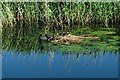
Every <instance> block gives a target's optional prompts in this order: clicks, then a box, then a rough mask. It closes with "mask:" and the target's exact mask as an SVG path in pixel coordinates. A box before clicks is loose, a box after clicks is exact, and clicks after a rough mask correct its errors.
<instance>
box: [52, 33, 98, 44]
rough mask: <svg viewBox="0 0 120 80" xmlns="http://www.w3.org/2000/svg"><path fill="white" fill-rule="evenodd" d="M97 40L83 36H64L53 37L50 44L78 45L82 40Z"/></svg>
mask: <svg viewBox="0 0 120 80" xmlns="http://www.w3.org/2000/svg"><path fill="white" fill-rule="evenodd" d="M98 38H99V37H84V36H76V35H72V34H68V35H65V36H55V38H54V40H52V41H51V42H53V43H64V44H71V43H80V42H81V41H83V40H84V39H98Z"/></svg>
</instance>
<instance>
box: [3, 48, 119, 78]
mask: <svg viewBox="0 0 120 80" xmlns="http://www.w3.org/2000/svg"><path fill="white" fill-rule="evenodd" d="M3 53H4V55H3V65H2V66H3V73H2V75H3V78H117V77H118V55H117V54H114V52H105V53H103V52H102V51H101V52H100V53H96V55H95V54H83V53H79V54H76V53H68V54H63V53H61V52H59V51H58V52H57V51H56V52H53V51H49V52H45V53H41V52H40V51H38V52H34V51H33V52H31V54H26V53H23V52H21V53H18V52H16V51H13V50H4V51H3Z"/></svg>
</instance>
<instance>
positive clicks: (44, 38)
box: [39, 34, 47, 44]
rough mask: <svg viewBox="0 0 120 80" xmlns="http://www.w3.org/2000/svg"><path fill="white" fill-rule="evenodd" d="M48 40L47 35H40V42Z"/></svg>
mask: <svg viewBox="0 0 120 80" xmlns="http://www.w3.org/2000/svg"><path fill="white" fill-rule="evenodd" d="M45 40H47V38H46V37H43V36H42V34H40V35H39V43H40V44H42V43H43V41H45Z"/></svg>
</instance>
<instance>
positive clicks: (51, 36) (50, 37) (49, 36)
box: [45, 33, 54, 41]
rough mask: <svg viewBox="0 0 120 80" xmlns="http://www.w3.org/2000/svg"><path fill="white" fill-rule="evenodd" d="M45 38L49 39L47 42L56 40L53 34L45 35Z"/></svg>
mask: <svg viewBox="0 0 120 80" xmlns="http://www.w3.org/2000/svg"><path fill="white" fill-rule="evenodd" d="M45 37H46V38H47V41H50V40H53V39H54V36H53V35H51V34H48V33H46V34H45Z"/></svg>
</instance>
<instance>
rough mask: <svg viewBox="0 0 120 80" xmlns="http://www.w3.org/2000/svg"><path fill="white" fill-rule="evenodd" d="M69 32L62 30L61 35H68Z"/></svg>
mask: <svg viewBox="0 0 120 80" xmlns="http://www.w3.org/2000/svg"><path fill="white" fill-rule="evenodd" d="M68 34H69V32H61V33H60V34H59V35H60V36H66V35H68Z"/></svg>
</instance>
